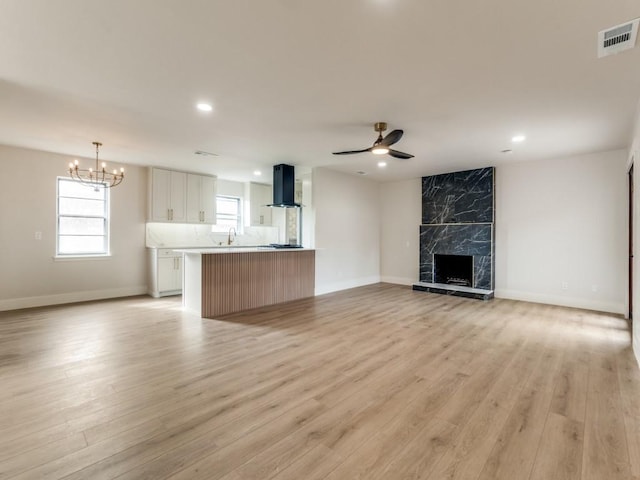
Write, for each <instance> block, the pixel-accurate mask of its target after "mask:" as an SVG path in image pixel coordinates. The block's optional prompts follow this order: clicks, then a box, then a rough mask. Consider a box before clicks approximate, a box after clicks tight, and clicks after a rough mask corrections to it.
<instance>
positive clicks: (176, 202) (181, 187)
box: [169, 172, 187, 222]
mask: <svg viewBox="0 0 640 480" xmlns="http://www.w3.org/2000/svg"><path fill="white" fill-rule="evenodd" d="M169 198H170V201H171V221H173V222H184V221H186V219H187V212H186V210H187V174H186V173H182V172H171V185H170V193H169Z"/></svg>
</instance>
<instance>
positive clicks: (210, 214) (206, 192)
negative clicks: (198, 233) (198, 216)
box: [200, 176, 216, 224]
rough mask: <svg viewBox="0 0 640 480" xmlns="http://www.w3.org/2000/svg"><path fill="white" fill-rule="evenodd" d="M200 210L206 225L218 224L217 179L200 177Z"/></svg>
mask: <svg viewBox="0 0 640 480" xmlns="http://www.w3.org/2000/svg"><path fill="white" fill-rule="evenodd" d="M200 180H201V182H200V209H201V210H202V216H203V221H204V223H211V224H214V223H216V179H215V177H207V176H202V177H200Z"/></svg>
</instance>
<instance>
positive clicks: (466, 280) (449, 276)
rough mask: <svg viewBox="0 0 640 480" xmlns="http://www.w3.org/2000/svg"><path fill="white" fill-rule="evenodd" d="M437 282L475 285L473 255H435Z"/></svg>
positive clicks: (464, 285) (465, 285) (467, 285)
mask: <svg viewBox="0 0 640 480" xmlns="http://www.w3.org/2000/svg"><path fill="white" fill-rule="evenodd" d="M434 278H435V283H445V284H448V285H458V286H462V287H473V257H472V256H471V255H438V254H435V255H434Z"/></svg>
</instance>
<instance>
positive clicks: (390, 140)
mask: <svg viewBox="0 0 640 480" xmlns="http://www.w3.org/2000/svg"><path fill="white" fill-rule="evenodd" d="M403 134H404V131H402V130H393V131H392V132H390V133H389V135H387V136H386V137H384V138H383V139H382V141H381V142H380V145H384V146H386V147H388V146H390V145H393V144H394V143H396V142H398V141H399V140H400V139H401V138H402V135H403Z"/></svg>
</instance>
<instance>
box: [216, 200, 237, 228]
mask: <svg viewBox="0 0 640 480" xmlns="http://www.w3.org/2000/svg"><path fill="white" fill-rule="evenodd" d="M219 198H221V199H224V200H235V202H236V205H237V207H238V208H237V212H238V213H237V215H231V214H228V213H220V209H219V208H218V199H219ZM234 218H235V220H236V225H235V226H234V227H229V228H228V229H231V228H235V229H236V233H238V232H240V230H241V229H242V198H241V197H236V196H234V195H216V226H219V227H222V225H221V224H220V223H219V220H220V219H226V220H233V219H234ZM224 228H225V230H224V231H225V232H226V231H227V226H226V225H224Z"/></svg>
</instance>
